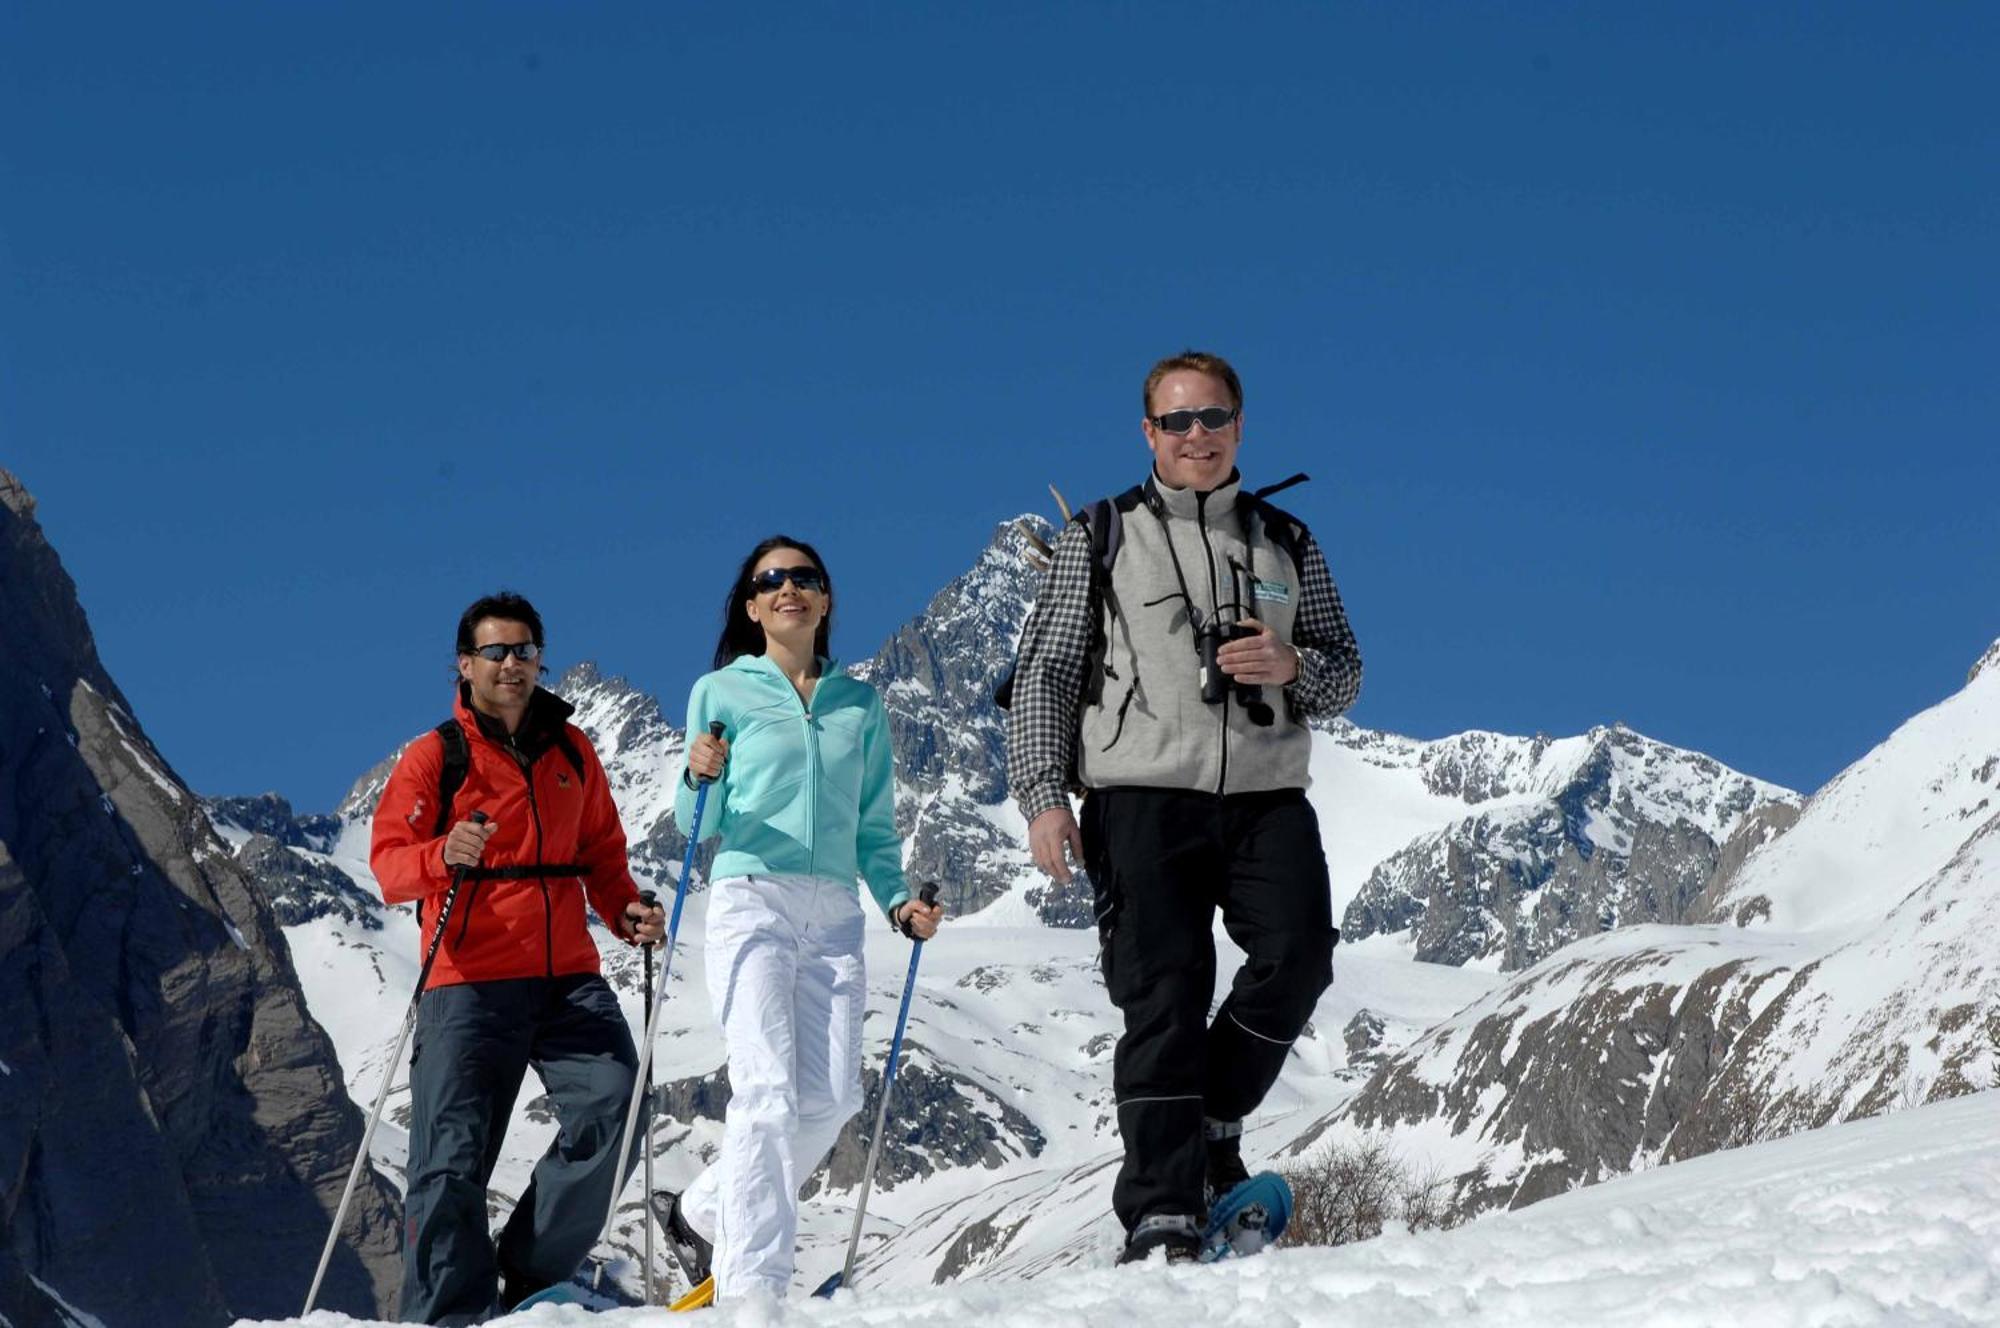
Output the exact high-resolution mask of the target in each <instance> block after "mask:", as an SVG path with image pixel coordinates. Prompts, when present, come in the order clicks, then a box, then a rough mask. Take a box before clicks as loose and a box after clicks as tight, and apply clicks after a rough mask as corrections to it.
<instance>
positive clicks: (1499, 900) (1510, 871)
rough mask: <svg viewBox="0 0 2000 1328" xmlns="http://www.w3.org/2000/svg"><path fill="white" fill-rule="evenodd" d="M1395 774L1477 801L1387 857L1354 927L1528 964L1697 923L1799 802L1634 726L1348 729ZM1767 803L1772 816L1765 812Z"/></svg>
mask: <svg viewBox="0 0 2000 1328" xmlns="http://www.w3.org/2000/svg"><path fill="white" fill-rule="evenodd" d="M1337 733H1338V736H1339V737H1340V738H1342V739H1344V740H1345V741H1347V742H1349V743H1352V744H1354V745H1355V746H1356V747H1357V748H1358V749H1359V750H1360V751H1362V752H1363V753H1364V759H1366V760H1368V761H1369V762H1370V763H1371V764H1375V765H1378V766H1380V767H1382V768H1385V769H1395V768H1398V767H1401V768H1404V769H1408V770H1411V771H1413V772H1414V773H1415V774H1416V775H1417V777H1418V778H1420V779H1421V780H1422V782H1423V786H1424V788H1425V789H1426V790H1428V791H1430V792H1431V793H1433V794H1436V795H1438V796H1439V797H1441V798H1448V799H1456V800H1457V801H1459V802H1461V803H1464V804H1466V805H1467V806H1469V808H1470V809H1471V810H1470V811H1469V812H1468V814H1466V815H1464V816H1462V817H1460V818H1458V819H1457V820H1454V821H1453V822H1452V823H1451V824H1450V825H1448V826H1446V827H1444V828H1443V829H1440V830H1436V831H1433V832H1431V833H1428V834H1423V835H1419V836H1417V837H1416V838H1414V839H1412V840H1411V841H1410V842H1409V843H1408V844H1407V845H1405V846H1404V847H1402V848H1400V849H1398V850H1397V851H1396V852H1394V853H1392V854H1390V855H1389V856H1388V857H1387V858H1384V859H1383V860H1382V861H1381V862H1380V863H1379V864H1378V865H1377V866H1376V867H1375V868H1374V870H1373V871H1372V872H1370V873H1369V876H1368V880H1367V883H1366V884H1365V885H1363V886H1362V888H1361V892H1360V894H1359V895H1357V896H1356V897H1355V899H1354V901H1353V902H1352V903H1351V904H1349V905H1348V907H1347V912H1346V916H1345V918H1344V919H1343V922H1342V930H1343V931H1344V932H1345V933H1346V934H1347V935H1348V936H1350V937H1352V938H1354V939H1356V940H1359V939H1361V938H1363V937H1367V936H1372V935H1377V934H1382V933H1399V934H1401V935H1403V936H1405V937H1407V938H1408V940H1409V942H1410V944H1411V945H1412V947H1413V949H1414V953H1415V954H1416V956H1417V958H1419V959H1428V960H1431V961H1433V962H1436V963H1443V964H1465V963H1478V964H1482V965H1486V966H1489V967H1498V968H1499V969H1500V970H1501V971H1503V972H1506V971H1511V970H1514V969H1519V968H1525V967H1527V966H1528V965H1530V964H1532V963H1534V962H1535V961H1536V960H1538V959H1542V958H1544V957H1546V956H1548V955H1550V954H1553V953H1554V952H1555V951H1557V950H1559V949H1561V948H1562V947H1563V946H1565V945H1567V944H1569V943H1570V942H1571V941H1574V940H1576V939H1578V938H1579V937H1583V936H1591V935H1595V934H1596V933H1598V932H1604V931H1611V930H1613V929H1615V928H1618V927H1626V926H1631V925H1633V924H1635V923H1642V922H1684V921H1686V920H1687V917H1688V910H1689V908H1690V907H1691V906H1692V905H1693V904H1694V903H1695V902H1696V901H1697V900H1698V899H1700V898H1701V896H1702V894H1703V892H1704V891H1706V890H1707V889H1709V887H1710V886H1711V885H1712V884H1713V883H1714V882H1715V879H1716V876H1717V873H1718V871H1719V870H1720V869H1721V868H1722V867H1723V866H1724V864H1725V862H1727V861H1730V860H1731V858H1730V857H1729V855H1728V854H1727V848H1728V846H1729V844H1730V842H1731V840H1732V838H1733V837H1734V836H1735V835H1736V834H1737V833H1738V832H1739V830H1741V829H1743V828H1744V827H1745V825H1746V824H1750V823H1754V826H1755V833H1757V834H1758V835H1766V834H1769V833H1772V832H1773V831H1775V830H1777V829H1778V828H1780V827H1782V825H1784V824H1785V823H1787V822H1789V820H1790V819H1791V817H1790V813H1791V812H1793V811H1795V810H1796V807H1797V804H1798V798H1797V796H1796V795H1795V794H1792V793H1790V792H1788V791H1787V790H1785V789H1781V788H1778V787H1776V786H1774V785H1771V784H1766V783H1764V782H1763V781H1761V780H1756V779H1752V778H1750V777H1749V776H1747V775H1740V774H1737V773H1736V772H1735V771H1733V770H1730V769H1729V768H1727V767H1726V766H1723V765H1721V764H1720V763H1718V762H1716V761H1715V760H1713V759H1711V758H1709V757H1706V756H1703V755H1700V754H1699V753H1696V752H1688V751H1682V750H1681V749H1679V748H1676V747H1669V746H1667V745H1666V744H1665V743H1660V742H1655V741H1653V740H1652V739H1650V738H1646V737H1643V736H1641V735H1640V734H1637V733H1634V732H1632V731H1631V730H1630V729H1627V728H1624V727H1622V726H1614V727H1611V728H1600V729H1593V730H1591V731H1590V732H1589V733H1587V734H1585V735H1584V736H1582V737H1578V738H1557V739H1552V738H1548V737H1543V736H1538V737H1535V738H1514V737H1509V736H1507V735H1505V734H1500V733H1461V734H1458V735H1457V736H1455V737H1451V738H1446V739H1443V740H1442V741H1439V742H1432V743H1416V742H1411V741H1409V740H1407V739H1400V738H1396V737H1394V736H1393V735H1389V734H1374V733H1366V732H1364V731H1362V730H1357V729H1353V728H1344V729H1341V730H1338V731H1337ZM1760 814H1761V815H1760Z"/></svg>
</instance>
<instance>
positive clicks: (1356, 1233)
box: [1283, 1138, 1463, 1245]
mask: <svg viewBox="0 0 2000 1328" xmlns="http://www.w3.org/2000/svg"><path fill="white" fill-rule="evenodd" d="M1283 1172H1284V1177H1285V1179H1286V1180H1287V1181H1288V1182H1290V1184H1291V1187H1292V1200H1293V1209H1292V1221H1291V1225H1290V1226H1289V1227H1288V1228H1287V1229H1286V1231H1285V1239H1284V1243H1285V1244H1287V1245H1346V1244H1350V1243H1351V1242H1353V1241H1357V1240H1370V1239H1372V1238H1374V1237H1376V1236H1379V1235H1381V1234H1382V1232H1383V1230H1384V1229H1385V1228H1386V1227H1388V1226H1389V1225H1390V1224H1391V1223H1395V1224H1398V1225H1401V1226H1403V1227H1405V1228H1407V1229H1408V1230H1411V1231H1426V1230H1447V1229H1449V1228H1451V1227H1455V1226H1457V1225H1458V1224H1459V1223H1460V1222H1461V1221H1462V1220H1463V1219H1462V1218H1461V1217H1460V1216H1459V1215H1458V1214H1457V1213H1456V1212H1454V1211H1453V1209H1452V1206H1451V1183H1450V1181H1449V1180H1448V1179H1447V1178H1446V1177H1445V1176H1444V1175H1443V1174H1442V1173H1441V1172H1439V1171H1438V1170H1437V1169H1436V1168H1435V1167H1431V1168H1428V1169H1426V1170H1423V1171H1418V1170H1416V1169H1414V1168H1413V1167H1412V1166H1411V1165H1410V1164H1409V1163H1408V1162H1406V1161H1404V1160H1403V1158H1402V1157H1401V1156H1399V1155H1398V1154H1397V1152H1396V1150H1395V1149H1394V1148H1392V1147H1390V1146H1389V1143H1388V1141H1387V1140H1385V1139H1378V1138H1363V1139H1360V1140H1357V1141H1355V1142H1353V1143H1349V1144H1332V1145H1329V1146H1327V1147H1326V1148H1323V1149H1321V1150H1320V1151H1319V1152H1317V1153H1315V1154H1313V1155H1311V1156H1310V1157H1306V1158H1302V1159H1301V1160H1299V1161H1298V1162H1295V1163H1293V1164H1292V1165H1291V1166H1288V1167H1285V1168H1283Z"/></svg>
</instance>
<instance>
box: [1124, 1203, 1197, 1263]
mask: <svg viewBox="0 0 2000 1328" xmlns="http://www.w3.org/2000/svg"><path fill="white" fill-rule="evenodd" d="M1154 1250H1160V1251H1162V1252H1164V1254H1165V1255H1166V1260H1167V1262H1168V1263H1193V1262H1194V1261H1195V1260H1196V1259H1198V1258H1200V1257H1201V1228H1200V1227H1199V1226H1197V1225H1196V1224H1195V1220H1194V1219H1193V1218H1191V1217H1188V1216H1186V1215H1184V1214H1181V1213H1155V1214H1153V1215H1152V1216H1151V1217H1142V1218H1140V1219H1139V1225H1138V1226H1136V1227H1133V1228H1132V1233H1131V1234H1130V1235H1129V1236H1127V1237H1125V1248H1124V1250H1123V1251H1121V1252H1120V1253H1119V1255H1118V1262H1119V1263H1144V1262H1145V1261H1146V1259H1147V1257H1148V1256H1149V1255H1151V1254H1152V1252H1153V1251H1154Z"/></svg>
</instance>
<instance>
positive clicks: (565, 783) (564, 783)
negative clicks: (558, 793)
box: [556, 770, 569, 788]
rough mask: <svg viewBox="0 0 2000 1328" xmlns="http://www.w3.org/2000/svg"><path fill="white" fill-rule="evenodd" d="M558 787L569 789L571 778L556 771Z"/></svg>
mask: <svg viewBox="0 0 2000 1328" xmlns="http://www.w3.org/2000/svg"><path fill="white" fill-rule="evenodd" d="M556 785H557V786H558V787H559V788H568V787H569V776H568V775H567V774H565V773H563V772H562V771H560V770H558V771H556Z"/></svg>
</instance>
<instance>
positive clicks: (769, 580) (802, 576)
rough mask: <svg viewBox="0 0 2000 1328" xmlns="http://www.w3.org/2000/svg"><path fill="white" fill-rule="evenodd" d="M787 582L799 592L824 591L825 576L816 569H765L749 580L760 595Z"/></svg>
mask: <svg viewBox="0 0 2000 1328" xmlns="http://www.w3.org/2000/svg"><path fill="white" fill-rule="evenodd" d="M787 581H789V582H791V583H792V584H793V585H795V586H797V587H798V588H799V589H800V590H818V591H824V590H825V589H826V575H825V574H824V573H823V572H821V571H820V570H819V568H817V567H767V568H765V569H764V570H763V571H761V572H759V573H757V575H755V576H753V577H751V578H750V585H751V588H752V589H754V590H756V591H758V592H760V593H768V592H770V591H773V590H776V589H777V588H778V587H779V586H782V585H784V584H785V582H787Z"/></svg>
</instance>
